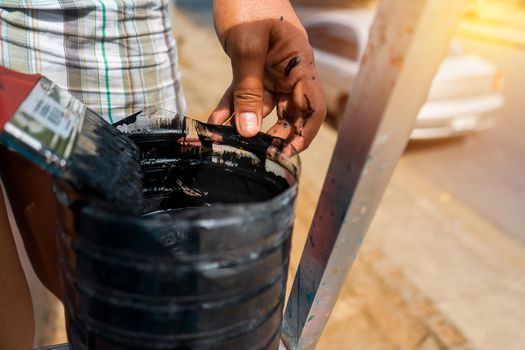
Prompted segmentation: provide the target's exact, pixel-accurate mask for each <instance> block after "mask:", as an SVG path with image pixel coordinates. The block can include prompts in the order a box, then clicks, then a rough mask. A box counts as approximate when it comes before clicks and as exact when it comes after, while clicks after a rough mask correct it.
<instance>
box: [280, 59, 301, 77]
mask: <svg viewBox="0 0 525 350" xmlns="http://www.w3.org/2000/svg"><path fill="white" fill-rule="evenodd" d="M299 63H301V57H299V56H295V57H293V58H291V59H290V60H289V61H288V64H287V65H286V68H284V75H285V76H287V77H289V76H290V73H291V72H292V70H293V69H294V68H295V67H297V66H298V65H299Z"/></svg>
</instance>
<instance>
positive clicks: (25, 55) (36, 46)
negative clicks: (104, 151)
mask: <svg viewBox="0 0 525 350" xmlns="http://www.w3.org/2000/svg"><path fill="white" fill-rule="evenodd" d="M0 65H3V66H5V67H7V68H11V69H14V70H17V71H20V72H26V73H41V74H43V75H45V76H47V77H48V78H49V79H51V80H53V81H55V82H56V83H58V84H60V85H62V86H63V87H65V88H66V89H68V90H69V91H70V92H71V93H72V94H73V95H75V96H76V97H77V98H78V99H80V100H81V101H83V102H84V103H85V104H86V105H88V106H89V107H90V108H91V109H93V110H94V111H96V112H97V113H99V114H100V115H101V116H103V117H104V118H105V119H106V120H108V121H110V122H116V121H118V120H120V119H122V118H124V117H126V116H128V115H130V114H132V113H133V112H136V111H138V110H140V109H142V108H143V107H145V106H149V105H156V106H158V107H161V108H164V109H167V110H171V111H174V112H179V113H182V114H184V113H185V101H184V96H183V92H182V86H181V81H180V72H179V69H178V68H179V67H178V59H177V49H176V44H175V39H174V37H173V34H172V31H171V21H170V11H169V2H168V0H0Z"/></svg>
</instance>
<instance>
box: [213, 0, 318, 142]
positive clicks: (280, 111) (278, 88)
mask: <svg viewBox="0 0 525 350" xmlns="http://www.w3.org/2000/svg"><path fill="white" fill-rule="evenodd" d="M214 17H215V29H216V32H217V36H218V37H219V40H220V42H221V44H222V46H223V48H224V51H225V52H226V54H227V55H228V56H229V57H230V59H231V64H232V70H233V81H232V84H231V85H230V87H229V88H228V89H227V90H226V92H225V93H224V96H223V97H222V99H221V101H220V102H219V105H218V106H217V108H216V109H215V110H214V111H213V112H212V114H211V116H210V118H209V122H210V123H214V124H226V123H229V124H231V120H230V116H231V115H232V114H235V125H236V127H237V130H238V132H239V134H240V135H242V136H244V137H252V136H254V135H256V134H257V133H258V132H259V131H260V128H261V125H262V119H263V118H264V117H266V116H268V115H269V114H270V113H271V112H272V111H273V109H274V108H275V107H277V116H278V120H277V122H276V123H275V125H273V126H272V127H271V128H270V130H268V134H270V135H272V136H276V137H280V138H283V139H287V140H289V141H290V143H291V144H292V145H293V146H294V147H295V149H296V150H297V151H299V152H301V151H303V150H305V149H306V148H307V147H308V146H309V145H310V143H311V142H312V140H313V138H314V137H315V135H316V134H317V132H318V130H319V128H320V127H321V124H322V122H323V120H324V118H325V116H326V104H325V100H324V94H323V89H322V86H321V82H320V80H319V78H318V75H317V72H316V69H315V64H314V57H313V52H312V48H311V47H310V45H309V43H308V36H307V34H306V31H305V30H304V28H303V26H302V25H301V23H300V21H299V19H298V18H297V16H296V14H295V12H294V10H293V8H292V6H291V5H290V2H289V1H288V0H265V1H253V0H214Z"/></svg>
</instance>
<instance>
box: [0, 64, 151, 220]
mask: <svg viewBox="0 0 525 350" xmlns="http://www.w3.org/2000/svg"><path fill="white" fill-rule="evenodd" d="M0 143H1V144H4V145H5V146H7V147H8V148H9V149H11V150H13V151H15V152H17V153H19V154H21V155H22V156H24V157H25V158H27V159H29V160H30V161H32V162H33V163H35V164H36V165H38V166H40V167H42V168H44V169H45V170H47V171H49V172H50V173H52V174H53V175H55V176H58V177H60V178H62V179H63V180H66V181H68V182H70V183H71V184H73V185H74V186H75V187H76V188H77V189H78V190H79V191H81V192H84V193H86V194H90V195H95V196H97V197H99V198H100V199H102V200H104V201H105V202H107V203H109V204H110V205H111V207H112V208H114V209H116V210H119V211H123V212H128V213H131V214H137V213H139V212H140V210H141V209H142V202H143V194H142V175H141V171H140V163H139V152H138V149H137V147H136V146H135V144H134V143H133V142H132V141H131V140H130V139H128V138H127V137H126V136H125V135H123V134H122V133H120V132H119V131H118V130H117V129H115V128H114V127H113V126H111V125H110V124H109V123H107V122H106V121H104V120H103V119H102V118H100V117H99V116H98V115H96V114H95V113H94V112H93V111H91V110H90V109H88V108H87V107H86V106H85V105H84V104H83V103H82V102H80V101H79V100H78V99H76V98H75V97H73V96H72V95H71V94H69V93H68V92H66V91H65V90H63V89H61V88H60V87H59V86H57V85H56V84H54V83H53V82H51V81H50V80H49V79H47V78H45V77H43V76H41V75H27V74H22V73H18V72H14V71H12V70H9V69H6V68H4V67H1V66H0Z"/></svg>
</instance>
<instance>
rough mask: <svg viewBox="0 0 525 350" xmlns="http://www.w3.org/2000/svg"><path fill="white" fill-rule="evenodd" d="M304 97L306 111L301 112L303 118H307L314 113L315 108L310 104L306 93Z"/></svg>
mask: <svg viewBox="0 0 525 350" xmlns="http://www.w3.org/2000/svg"><path fill="white" fill-rule="evenodd" d="M304 99H305V100H306V111H304V112H303V118H304V119H306V120H308V119H310V118H311V117H312V116H313V115H314V113H315V109H313V108H312V104H311V103H310V99H309V98H308V96H307V95H304Z"/></svg>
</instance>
